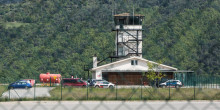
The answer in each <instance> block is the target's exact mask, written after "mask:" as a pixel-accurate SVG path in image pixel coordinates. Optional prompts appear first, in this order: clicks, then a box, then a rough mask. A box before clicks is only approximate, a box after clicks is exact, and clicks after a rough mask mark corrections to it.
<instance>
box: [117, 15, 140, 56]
mask: <svg viewBox="0 0 220 110" xmlns="http://www.w3.org/2000/svg"><path fill="white" fill-rule="evenodd" d="M143 18H144V16H142V15H140V14H129V13H122V14H117V15H114V22H115V27H114V29H113V31H115V32H116V38H115V45H116V48H115V51H116V52H115V54H116V56H118V57H125V56H139V57H142V31H143V29H142V21H143Z"/></svg>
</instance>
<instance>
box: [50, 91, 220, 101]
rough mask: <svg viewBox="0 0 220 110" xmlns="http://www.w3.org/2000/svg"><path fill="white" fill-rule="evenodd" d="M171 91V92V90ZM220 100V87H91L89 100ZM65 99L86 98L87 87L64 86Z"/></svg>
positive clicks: (58, 95) (57, 96)
mask: <svg viewBox="0 0 220 110" xmlns="http://www.w3.org/2000/svg"><path fill="white" fill-rule="evenodd" d="M169 91H170V92H169ZM50 93H51V95H52V97H51V98H53V99H60V98H61V89H60V88H55V89H53V90H52V91H51V92H50ZM194 98H195V100H220V90H219V89H198V88H196V89H195V96H194V88H180V89H176V88H170V89H169V88H159V89H153V88H142V89H141V88H138V89H132V88H127V89H125V88H124V89H117V91H116V89H100V88H98V89H97V88H89V89H88V99H89V100H194ZM62 99H63V100H86V99H87V88H63V89H62Z"/></svg>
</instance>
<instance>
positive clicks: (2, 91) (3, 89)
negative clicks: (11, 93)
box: [0, 86, 8, 96]
mask: <svg viewBox="0 0 220 110" xmlns="http://www.w3.org/2000/svg"><path fill="white" fill-rule="evenodd" d="M7 88H8V86H0V96H1V95H2V94H3V93H4V92H5V91H7V90H8V89H7Z"/></svg>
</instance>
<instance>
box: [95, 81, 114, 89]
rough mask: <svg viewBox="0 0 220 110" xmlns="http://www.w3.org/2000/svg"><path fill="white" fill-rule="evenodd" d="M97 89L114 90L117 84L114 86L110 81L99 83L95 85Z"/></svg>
mask: <svg viewBox="0 0 220 110" xmlns="http://www.w3.org/2000/svg"><path fill="white" fill-rule="evenodd" d="M94 87H95V88H114V87H115V84H112V83H110V82H108V81H99V82H96V83H95V84H94Z"/></svg>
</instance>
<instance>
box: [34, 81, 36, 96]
mask: <svg viewBox="0 0 220 110" xmlns="http://www.w3.org/2000/svg"><path fill="white" fill-rule="evenodd" d="M34 80H35V82H34V100H35V99H36V93H35V92H36V79H35V78H34Z"/></svg>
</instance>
